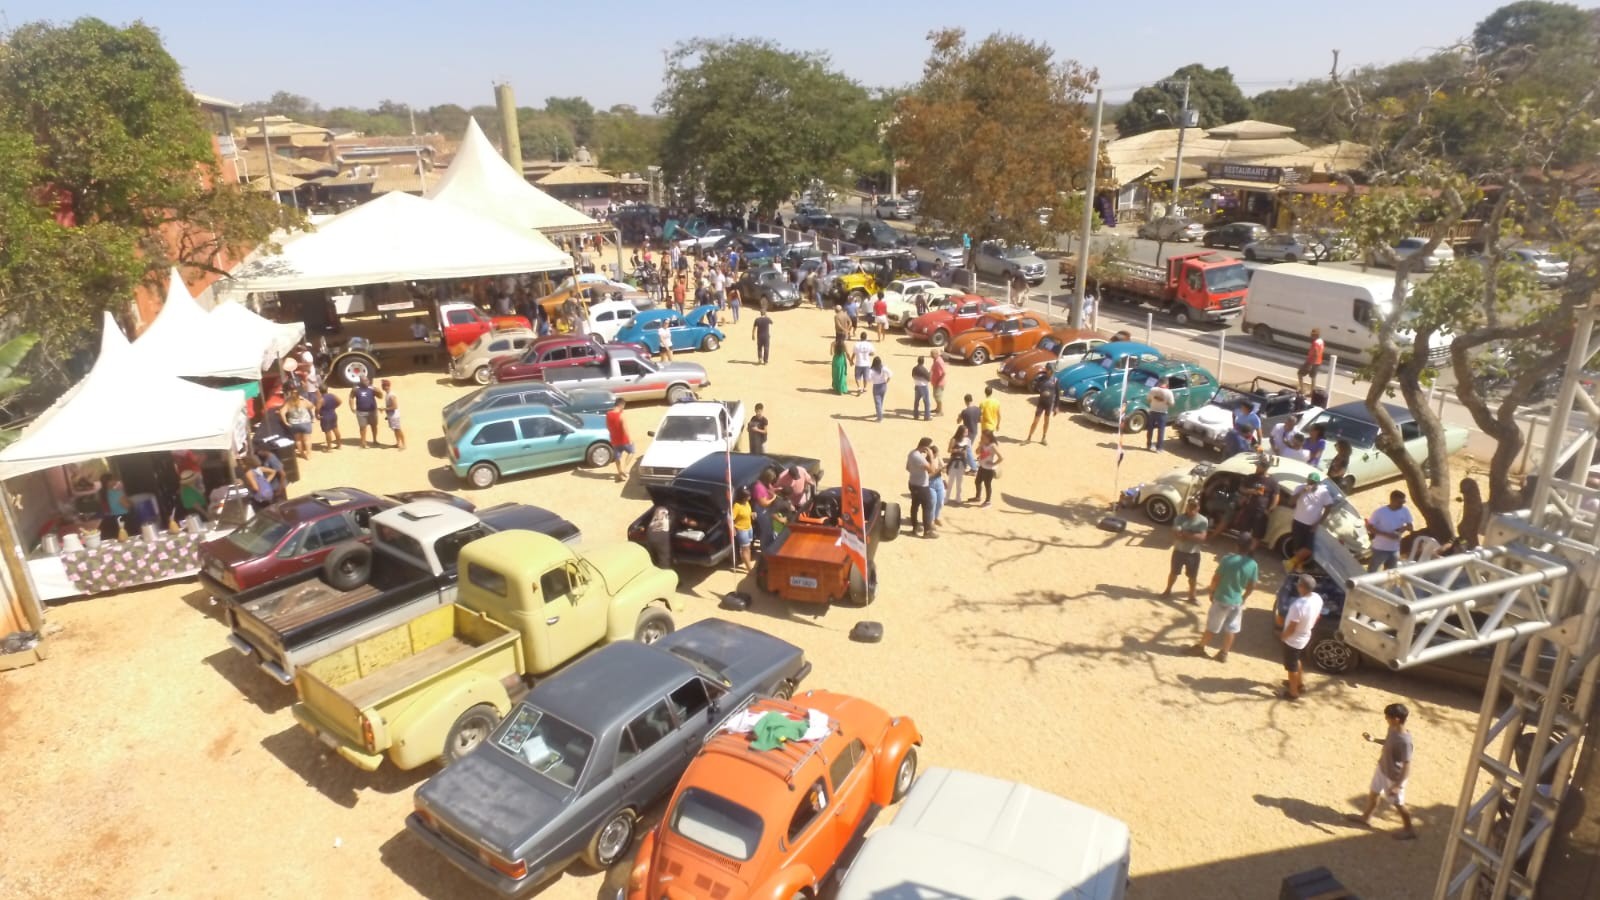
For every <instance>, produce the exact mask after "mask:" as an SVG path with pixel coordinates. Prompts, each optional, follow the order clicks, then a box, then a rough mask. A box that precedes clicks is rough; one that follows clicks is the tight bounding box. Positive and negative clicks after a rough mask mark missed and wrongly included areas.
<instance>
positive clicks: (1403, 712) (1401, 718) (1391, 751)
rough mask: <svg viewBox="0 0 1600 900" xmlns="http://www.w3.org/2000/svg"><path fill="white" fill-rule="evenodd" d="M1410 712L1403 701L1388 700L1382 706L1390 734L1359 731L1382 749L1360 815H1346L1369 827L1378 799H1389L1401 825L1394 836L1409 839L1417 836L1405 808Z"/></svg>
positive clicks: (1362, 736) (1410, 746)
mask: <svg viewBox="0 0 1600 900" xmlns="http://www.w3.org/2000/svg"><path fill="white" fill-rule="evenodd" d="M1410 715H1411V713H1410V711H1409V710H1407V709H1406V707H1405V704H1404V703H1391V704H1389V705H1388V706H1385V707H1384V708H1383V718H1384V721H1385V722H1387V723H1388V725H1389V733H1388V734H1386V735H1384V738H1383V740H1381V741H1380V740H1378V739H1377V738H1375V737H1373V736H1372V734H1371V733H1370V732H1366V731H1363V732H1361V739H1362V740H1364V741H1366V742H1367V743H1369V744H1382V745H1383V750H1382V751H1381V752H1380V753H1379V754H1378V768H1377V771H1375V772H1373V773H1372V785H1371V787H1369V788H1368V792H1367V808H1366V810H1365V811H1363V812H1362V813H1361V814H1360V815H1356V814H1355V813H1350V814H1349V815H1348V816H1346V817H1345V818H1347V819H1349V820H1350V821H1352V822H1354V823H1356V824H1357V825H1360V826H1362V827H1364V828H1365V827H1371V825H1372V814H1373V813H1375V812H1377V811H1378V800H1379V799H1380V798H1381V799H1384V800H1388V801H1389V802H1390V803H1393V804H1394V810H1395V812H1397V813H1399V814H1400V824H1401V828H1400V830H1399V831H1398V832H1396V833H1395V839H1396V840H1401V841H1412V840H1416V838H1417V830H1416V828H1414V827H1412V824H1411V810H1409V809H1406V781H1408V780H1409V779H1410V778H1411V753H1412V750H1413V749H1414V746H1413V744H1412V742H1411V732H1409V731H1407V730H1406V719H1407V718H1408V717H1409V716H1410Z"/></svg>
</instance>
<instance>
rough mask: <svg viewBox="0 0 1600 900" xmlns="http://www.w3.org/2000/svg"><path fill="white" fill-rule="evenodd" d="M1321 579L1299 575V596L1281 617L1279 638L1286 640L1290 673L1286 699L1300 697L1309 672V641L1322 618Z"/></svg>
mask: <svg viewBox="0 0 1600 900" xmlns="http://www.w3.org/2000/svg"><path fill="white" fill-rule="evenodd" d="M1316 587H1317V580H1316V579H1315V578H1312V577H1311V576H1310V575H1300V576H1298V577H1297V578H1296V579H1295V584H1294V591H1295V597H1294V599H1293V600H1291V601H1289V606H1288V608H1287V609H1285V610H1284V611H1283V615H1281V616H1279V617H1278V640H1280V641H1282V642H1283V668H1284V671H1286V672H1288V673H1289V688H1288V690H1286V691H1284V692H1283V694H1282V695H1281V696H1282V697H1283V698H1284V699H1285V700H1299V699H1300V688H1301V684H1302V682H1301V679H1302V677H1303V676H1304V674H1305V655H1306V645H1307V644H1310V643H1311V632H1312V630H1313V629H1315V628H1316V627H1317V620H1319V619H1321V618H1322V597H1321V595H1319V594H1318V593H1317V592H1316Z"/></svg>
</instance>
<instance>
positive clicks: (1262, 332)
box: [1250, 324, 1272, 347]
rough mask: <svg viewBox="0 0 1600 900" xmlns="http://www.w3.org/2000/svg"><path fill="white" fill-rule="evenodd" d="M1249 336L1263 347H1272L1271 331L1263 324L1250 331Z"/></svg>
mask: <svg viewBox="0 0 1600 900" xmlns="http://www.w3.org/2000/svg"><path fill="white" fill-rule="evenodd" d="M1250 336H1251V337H1253V338H1255V339H1256V343H1258V344H1260V345H1262V346H1263V347H1271V346H1272V329H1271V328H1268V327H1267V326H1266V325H1265V324H1261V325H1257V326H1256V327H1254V328H1252V329H1250Z"/></svg>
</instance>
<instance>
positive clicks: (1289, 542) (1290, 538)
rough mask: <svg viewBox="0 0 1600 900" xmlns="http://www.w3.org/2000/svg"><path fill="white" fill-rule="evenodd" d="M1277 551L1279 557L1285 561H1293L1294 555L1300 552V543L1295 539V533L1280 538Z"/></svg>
mask: <svg viewBox="0 0 1600 900" xmlns="http://www.w3.org/2000/svg"><path fill="white" fill-rule="evenodd" d="M1275 549H1276V550H1277V551H1278V555H1279V556H1282V557H1283V558H1284V559H1293V558H1294V555H1295V554H1296V553H1299V552H1300V542H1299V541H1297V540H1295V539H1294V532H1290V533H1288V534H1286V535H1284V536H1283V537H1281V538H1278V545H1277V547H1276V548H1275Z"/></svg>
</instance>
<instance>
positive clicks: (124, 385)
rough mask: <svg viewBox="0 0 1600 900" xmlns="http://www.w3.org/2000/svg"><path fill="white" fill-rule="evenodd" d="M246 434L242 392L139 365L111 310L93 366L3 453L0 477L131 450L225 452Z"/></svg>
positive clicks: (133, 451) (13, 476) (132, 451)
mask: <svg viewBox="0 0 1600 900" xmlns="http://www.w3.org/2000/svg"><path fill="white" fill-rule="evenodd" d="M191 302H192V301H191ZM152 327H153V326H152ZM243 434H244V394H241V393H239V392H238V391H219V390H215V389H213V388H208V387H201V386H200V385H198V384H195V383H193V382H189V381H184V380H183V379H182V378H177V377H174V376H172V375H169V374H167V373H165V372H162V371H161V370H159V369H156V368H154V367H151V366H148V365H144V364H142V363H140V362H139V361H138V359H137V358H136V357H135V355H134V352H133V347H132V345H131V344H129V343H128V339H127V338H126V337H124V336H123V334H122V331H121V330H120V329H118V328H117V323H116V322H114V321H112V318H111V314H110V313H107V314H106V315H105V331H104V333H103V334H102V335H101V338H100V357H99V358H98V359H96V360H95V363H94V368H92V369H90V370H89V374H88V375H85V376H84V378H83V380H82V381H80V382H78V383H77V384H76V385H73V387H72V389H71V390H69V391H67V393H66V394H64V395H62V397H61V399H60V400H57V401H56V403H55V405H54V406H52V407H50V408H49V409H47V410H45V412H44V414H43V415H41V416H40V417H39V418H38V419H37V420H35V421H34V423H33V424H32V425H29V426H28V427H27V428H26V429H24V430H23V432H22V435H21V436H20V437H18V438H17V440H16V441H15V442H14V443H12V444H11V445H10V446H8V447H6V448H5V449H4V450H0V479H6V478H15V477H17V476H19V475H26V474H28V473H29V472H37V471H39V470H41V469H48V468H51V467H52V466H61V465H66V464H67V463H73V462H82V461H83V460H86V459H99V458H101V457H104V456H121V455H123V454H127V453H146V452H151V451H159V450H227V449H229V448H231V447H233V446H234V443H235V436H236V435H237V436H242V435H243Z"/></svg>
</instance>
